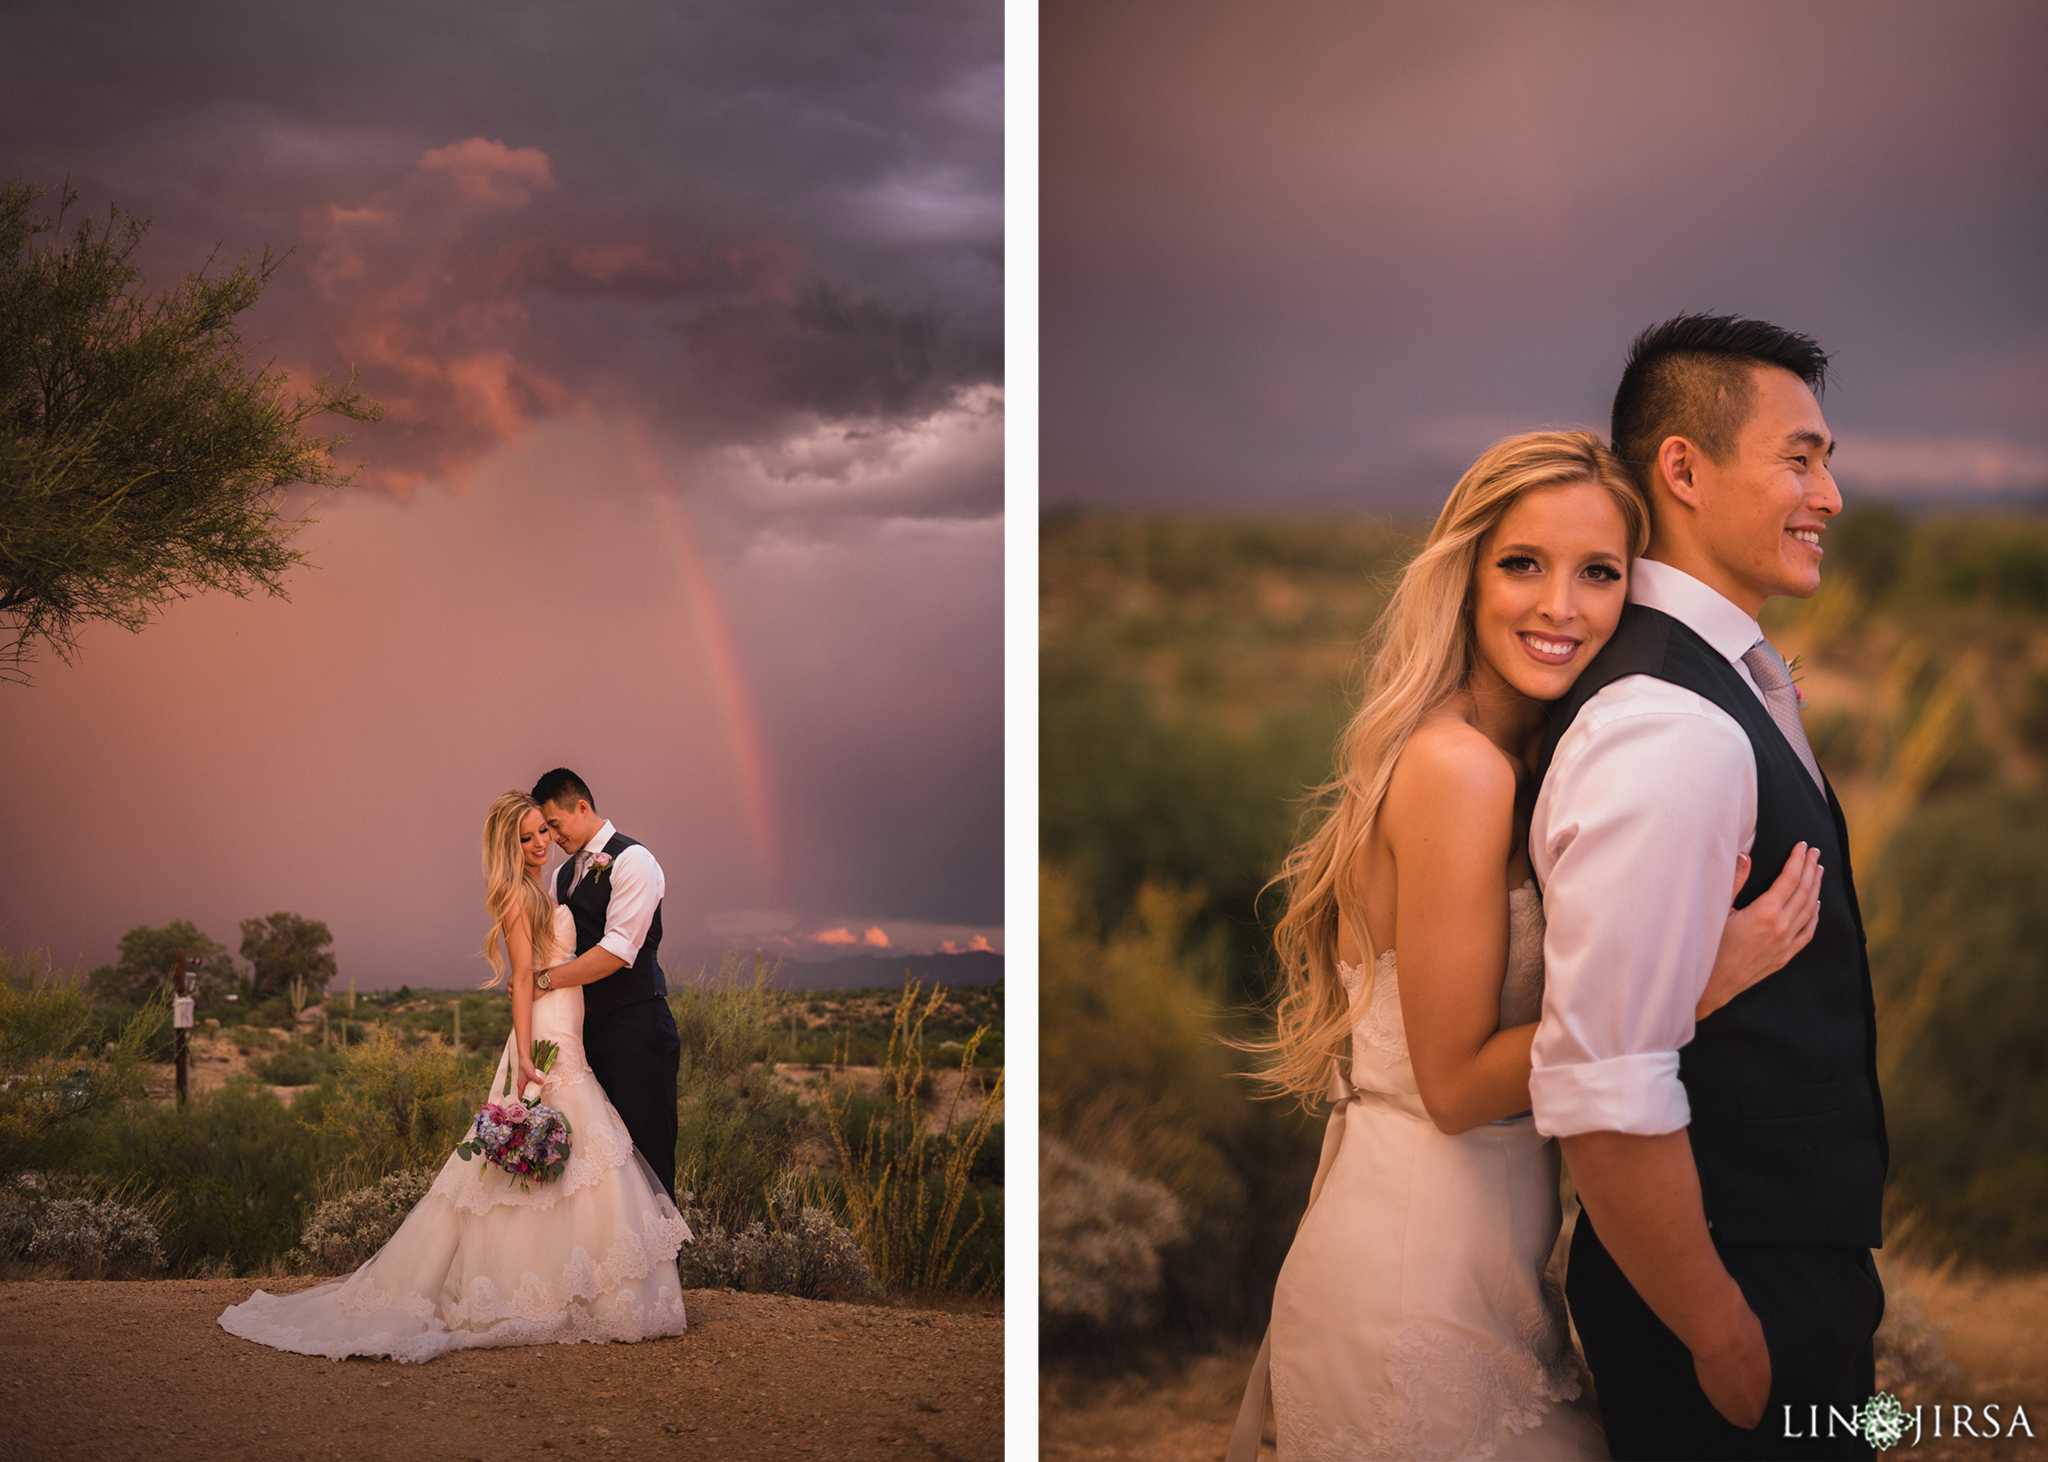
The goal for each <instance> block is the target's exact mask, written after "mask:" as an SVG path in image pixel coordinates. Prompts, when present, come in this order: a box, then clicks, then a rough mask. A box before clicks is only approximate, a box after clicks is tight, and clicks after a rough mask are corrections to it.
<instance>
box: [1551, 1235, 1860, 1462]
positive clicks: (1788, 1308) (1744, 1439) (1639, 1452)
mask: <svg viewBox="0 0 2048 1462" xmlns="http://www.w3.org/2000/svg"><path fill="white" fill-rule="evenodd" d="M1720 1253H1721V1262H1722V1263H1724V1264H1726V1265H1727V1266H1728V1272H1729V1274H1730V1275H1731V1276H1733V1277H1734V1280H1735V1282H1736V1284H1737V1285H1739V1286H1740V1287H1741V1289H1742V1293H1743V1297H1744V1298H1745V1299H1747V1300H1748V1301H1749V1307H1750V1308H1751V1309H1752V1310H1754V1311H1756V1317H1757V1319H1758V1320H1759V1321H1760V1322H1762V1324H1763V1328H1764V1343H1765V1344H1766V1345H1767V1346H1768V1347H1769V1348H1770V1352H1771V1399H1770V1402H1769V1404H1768V1405H1767V1406H1766V1407H1765V1408H1764V1417H1763V1420H1762V1421H1761V1422H1760V1423H1759V1424H1758V1425H1757V1426H1756V1428H1755V1429H1754V1430H1753V1431H1745V1430H1743V1429H1742V1428H1741V1427H1738V1426H1736V1425H1734V1424H1733V1423H1732V1422H1730V1421H1728V1420H1727V1419H1726V1418H1725V1417H1723V1416H1722V1415H1721V1413H1720V1412H1718V1411H1716V1410H1715V1409H1714V1406H1713V1403H1712V1402H1710V1401H1708V1400H1707V1396H1706V1393H1705V1392H1704V1391H1702V1390H1701V1389H1700V1384H1699V1378H1698V1376H1697V1374H1696V1373H1695V1372H1694V1370H1693V1365H1692V1352H1691V1351H1689V1350H1687V1349H1686V1348H1685V1346H1684V1344H1683V1343H1682V1342H1681V1341H1680V1340H1679V1338H1678V1337H1677V1336H1676V1335H1673V1334H1672V1333H1671V1331H1670V1329H1669V1328H1668V1327H1667V1326H1666V1325H1665V1324H1664V1322H1663V1321H1662V1320H1659V1319H1658V1318H1657V1316H1656V1314H1655V1313H1654V1312H1653V1311H1652V1310H1651V1309H1650V1307H1649V1306H1648V1305H1647V1304H1645V1303H1644V1302H1643V1298H1642V1296H1641V1295H1639V1294H1637V1293H1636V1291H1635V1287H1634V1286H1633V1285H1631V1284H1630V1283H1629V1282H1628V1279H1627V1277H1626V1276H1624V1275H1623V1274H1622V1272H1621V1268H1620V1266H1619V1265H1617V1264H1616V1263H1615V1262H1614V1258H1613V1256H1612V1255H1610V1254H1609V1253H1608V1252H1607V1246H1606V1245H1605V1244H1603V1243H1601V1242H1600V1236H1599V1235H1598V1234H1596V1233H1594V1232H1593V1225H1592V1222H1591V1221H1590V1220H1589V1219H1588V1218H1587V1216H1586V1214H1585V1213H1584V1212H1583V1211H1581V1212H1580V1214H1579V1221H1578V1227H1577V1229H1576V1230H1575V1231H1574V1232H1573V1234H1572V1248H1571V1267H1570V1269H1569V1270H1568V1271H1567V1273H1566V1276H1565V1294H1566V1295H1567V1297H1568V1298H1569V1299H1570V1301H1571V1311H1572V1320H1573V1323H1575V1324H1576V1325H1577V1326H1578V1329H1579V1339H1580V1341H1581V1342H1582V1343H1583V1344H1584V1345H1585V1348H1586V1364H1587V1365H1588V1366H1590V1367H1591V1368H1592V1371H1593V1384H1594V1386H1595V1388H1596V1389H1597V1390H1598V1392H1599V1398H1600V1414H1601V1416H1602V1418H1603V1419H1604V1420H1605V1421H1606V1424H1607V1446H1608V1448H1609V1450H1610V1451H1611V1452H1612V1453H1613V1455H1614V1457H1615V1459H1616V1462H1629V1459H1634V1458H1681V1459H1693V1462H1697V1459H1699V1458H1703V1457H1712V1458H1727V1459H1731V1462H1733V1459H1738V1458H1769V1459H1778V1458H1804V1457H1869V1456H1870V1455H1872V1453H1871V1447H1870V1444H1869V1443H1868V1442H1866V1441H1864V1440H1863V1439H1862V1438H1861V1437H1860V1436H1856V1435H1853V1434H1852V1433H1851V1432H1850V1431H1849V1429H1848V1427H1847V1426H1846V1425H1844V1420H1845V1419H1846V1418H1847V1417H1848V1416H1849V1415H1850V1413H1851V1410H1852V1408H1855V1407H1860V1406H1862V1405H1863V1404H1864V1403H1865V1402H1867V1401H1868V1400H1869V1399H1870V1397H1871V1394H1872V1392H1874V1391H1875V1390H1876V1389H1877V1374H1876V1364H1875V1358H1874V1356H1873V1353H1872V1349H1871V1336H1872V1335H1873V1334H1874V1333H1875V1331H1876V1330H1877V1322H1878V1321H1879V1319H1881V1318H1882V1317H1883V1315H1884V1287H1883V1285H1882V1284H1881V1283H1880V1282H1879V1280H1878V1277H1877V1265H1876V1264H1875V1263H1874V1262H1873V1261H1872V1260H1871V1257H1870V1251H1869V1250H1868V1249H1856V1248H1833V1247H1820V1246H1803V1245H1792V1244H1785V1245H1774V1244H1729V1245H1727V1246H1726V1247H1723V1248H1722V1249H1721V1250H1720ZM1830 1405H1832V1406H1834V1408H1835V1409H1836V1411H1837V1412H1839V1414H1840V1415H1839V1418H1838V1419H1836V1420H1834V1422H1833V1425H1832V1430H1833V1431H1834V1436H1833V1437H1832V1438H1830V1437H1829V1435H1828V1433H1829V1430H1830V1418H1829V1414H1828V1408H1829V1406H1830ZM1788 1407H1789V1408H1790V1411H1789V1412H1788V1411H1787V1408H1788ZM1816 1408H1817V1410H1816Z"/></svg>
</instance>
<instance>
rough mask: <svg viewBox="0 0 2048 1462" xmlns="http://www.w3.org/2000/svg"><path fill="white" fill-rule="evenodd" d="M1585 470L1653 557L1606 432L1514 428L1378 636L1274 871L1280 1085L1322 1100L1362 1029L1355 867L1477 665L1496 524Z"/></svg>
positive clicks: (1413, 567)
mask: <svg viewBox="0 0 2048 1462" xmlns="http://www.w3.org/2000/svg"><path fill="white" fill-rule="evenodd" d="M1581 482H1592V483H1597V484H1599V485H1600V486H1601V487H1604V488H1606V489H1607V491H1608V493H1609V495H1610V496H1611V497H1612V498H1613V499H1614V503H1615V506H1616V507H1618V508H1619V509H1620V510H1621V516H1622V521H1623V522H1624V523H1625V524H1626V525H1627V528H1628V540H1629V558H1630V559H1632V560H1633V559H1635V558H1637V557H1639V556H1640V555H1641V554H1642V552H1643V550H1644V549H1645V548H1647V547H1648V546H1649V542H1650V513H1649V505H1648V503H1647V502H1646V501H1645V500H1644V497H1643V493H1642V489H1641V488H1639V487H1638V486H1637V485H1636V483H1635V480H1634V479H1633V478H1632V477H1630V475H1629V473H1628V470H1627V469H1626V468H1625V467H1623V466H1622V464H1621V461H1620V459H1619V458H1617V457H1616V456H1615V455H1614V454H1613V453H1612V452H1611V451H1609V450H1608V449H1607V447H1606V445H1605V444H1604V443H1603V442H1602V441H1601V440H1600V438H1599V437H1598V436H1597V435H1595V434H1594V433H1592V432H1590V431H1538V432H1525V433H1523V434H1521V435H1519V436H1512V437H1508V438H1505V439H1504V440H1502V441H1499V442H1496V443H1494V444H1493V446H1491V447H1489V448H1487V450H1486V451H1485V452H1484V453H1483V454H1481V456H1480V457H1479V460H1478V461H1476V462H1474V463H1473V464H1472V465H1471V467H1470V468H1468V469H1467V470H1466V472H1465V475H1464V476H1463V477H1461V478H1459V479H1458V485H1457V486H1456V487H1454V488H1452V489H1451V495H1450V497H1449V499H1448V500H1446V501H1445V503H1444V507H1443V511H1442V512H1441V513H1439V514H1438V515H1437V520H1436V526H1435V527H1434V528H1432V529H1431V530H1430V534H1429V538H1428V540H1427V541H1426V542H1425V543H1424V544H1423V547H1422V551H1421V552H1420V553H1418V554H1416V555H1415V557H1414V558H1413V559H1412V560H1410V562H1409V564H1408V566H1407V567H1406V568H1405V569H1403V570H1402V572H1401V578H1400V582H1399V583H1398V585H1397V586H1396V587H1395V589H1394V593H1393V596H1392V598H1391V599H1390V600H1389V602H1388V604H1387V608H1386V612H1385V613H1383V614H1382V615H1381V616H1380V619H1379V623H1378V624H1377V625H1376V626H1375V627H1374V629H1373V632H1372V634H1371V635H1370V636H1369V637H1368V639H1367V640H1366V645H1365V649H1366V654H1367V656H1368V657H1369V660H1368V665H1367V669H1366V674H1365V691H1364V698H1363V701H1362V703H1361V704H1360V706H1359V708H1358V710H1357V712H1356V713H1354V714H1353V716H1352V717H1351V720H1350V722H1349V723H1348V724H1347V725H1346V726H1345V728H1344V731H1343V733H1342V735H1340V736H1339V737H1338V741H1337V757H1336V762H1337V766H1336V774H1335V775H1334V776H1333V777H1332V778H1331V779H1330V780H1329V781H1328V782H1325V783H1324V784H1323V785H1322V786H1321V787H1318V788H1317V789H1316V791H1315V797H1314V801H1313V803H1312V804H1311V807H1310V810H1309V812H1308V814H1307V816H1306V818H1305V819H1304V820H1305V821H1307V820H1315V821H1316V827H1315V831H1314V832H1312V833H1310V834H1309V835H1308V837H1307V838H1305V839H1304V840H1302V841H1301V842H1300V843H1299V844H1297V845H1296V847H1295V848H1294V850H1293V851H1292V852H1291V853H1289V854H1288V855H1287V860H1286V862H1285V863H1283V864H1282V865H1281V869H1280V873H1279V875H1278V876H1277V877H1276V878H1275V879H1274V880H1273V883H1275V884H1279V885H1281V886H1283V887H1284V888H1285V889H1286V892H1287V912H1286V914H1285V915H1284V916H1282V918H1281V920H1280V923H1279V925H1278V926H1277V927H1276V928H1275V930H1274V931H1273V942H1274V945H1275V946H1276V948H1277V949H1278V951H1279V955H1280V969H1281V976H1280V980H1281V984H1280V996H1279V1004H1278V1008H1277V1010H1276V1012H1275V1015H1276V1024H1275V1028H1274V1034H1273V1039H1272V1040H1270V1041H1251V1042H1246V1043H1244V1046H1245V1049H1248V1050H1251V1051H1254V1052H1257V1053H1260V1054H1261V1055H1264V1056H1266V1057H1267V1058H1268V1059H1267V1061H1266V1063H1265V1065H1264V1068H1263V1069H1262V1070H1260V1071H1258V1072H1257V1073H1255V1079H1256V1080H1258V1081H1259V1082H1260V1083H1262V1084H1263V1085H1265V1086H1267V1087H1268V1088H1270V1090H1269V1092H1268V1095H1272V1096H1294V1097H1296V1098H1298V1099H1299V1100H1300V1101H1301V1104H1302V1105H1303V1106H1304V1107H1312V1106H1313V1105H1314V1104H1315V1102H1316V1101H1317V1100H1318V1099H1319V1098H1321V1097H1322V1096H1323V1094H1324V1092H1325V1091H1326V1090H1327V1088H1328V1085H1329V1079H1330V1063H1331V1061H1332V1060H1334V1059H1336V1058H1337V1057H1339V1056H1341V1055H1342V1053H1343V1050H1344V1044H1345V1042H1346V1041H1347V1040H1348V1039H1349V1037H1350V1034H1351V1004H1350V1000H1349V998H1348V996H1347V995H1346V992H1345V990H1344V985H1343V982H1342V981H1341V980H1339V979H1338V977H1337V936H1338V931H1339V930H1340V929H1342V928H1349V929H1350V930H1351V936H1352V939H1353V941H1354V942H1355V943H1356V944H1357V947H1358V948H1359V949H1360V950H1362V951H1364V952H1365V956H1366V967H1367V968H1366V977H1367V979H1368V980H1370V979H1371V978H1372V967H1373V963H1374V956H1375V954H1376V953H1377V951H1376V950H1375V948H1374V945H1373V941H1372V936H1371V931H1370V930H1368V929H1367V928H1366V924H1365V918H1364V915H1363V912H1362V911H1361V910H1360V909H1359V908H1358V907H1357V894H1358V891H1357V889H1356V887H1355V885H1354V881H1353V878H1352V875H1351V870H1352V869H1354V868H1355V867H1356V866H1357V860H1358V858H1359V856H1360V854H1361V853H1362V852H1363V850H1364V847H1365V840H1366V837H1367V835H1368V834H1369V833H1370V832H1371V830H1372V825H1373V819H1374V817H1375V816H1377V814H1378V812H1379V809H1380V803H1381V802H1382V801H1383V800H1384V799H1385V797H1386V795H1387V783H1388V782H1389V780H1391V779H1392V777H1393V773H1394V762H1395V761H1396V759H1397V758H1398V757H1399V756H1400V754H1401V749H1402V748H1403V747H1404V746H1406V745H1407V744H1408V738H1409V737H1410V736H1412V735H1414V734H1415V728H1416V727H1417V726H1419V725H1421V724H1422V720H1423V718H1424V717H1425V716H1427V715H1428V714H1429V713H1430V712H1431V711H1433V710H1435V709H1436V708H1437V707H1438V706H1440V705H1442V704H1443V703H1444V701H1446V700H1448V699H1449V698H1450V697H1451V696H1452V695H1454V694H1455V693H1456V692H1457V691H1458V690H1459V689H1460V688H1461V687H1462V686H1464V685H1465V683H1466V681H1467V680H1468V679H1469V678H1470V676H1471V674H1472V669H1473V661H1474V654H1475V651H1474V646H1473V632H1472V584H1473V578H1474V573H1475V570H1476V569H1477V567H1478V563H1479V552H1480V549H1481V548H1482V547H1483V546H1484V544H1485V541H1486V536H1487V534H1489V533H1490V532H1492V531H1493V529H1494V527H1495V525H1496V524H1498V523H1499V522H1500V520H1501V519H1502V518H1503V517H1504V516H1506V514H1507V511H1508V509H1509V508H1511V507H1513V506H1514V505H1515V503H1516V501H1517V500H1519V499H1520V498H1521V497H1522V495H1523V494H1524V493H1528V492H1533V491H1535V490H1536V489H1538V488H1544V487H1566V486H1569V485H1571V484H1573V483H1581ZM1267 886H1268V887H1271V886H1272V885H1271V884H1269V885H1267ZM1370 993H1371V991H1370V987H1369V986H1368V989H1367V995H1368V996H1369V995H1370Z"/></svg>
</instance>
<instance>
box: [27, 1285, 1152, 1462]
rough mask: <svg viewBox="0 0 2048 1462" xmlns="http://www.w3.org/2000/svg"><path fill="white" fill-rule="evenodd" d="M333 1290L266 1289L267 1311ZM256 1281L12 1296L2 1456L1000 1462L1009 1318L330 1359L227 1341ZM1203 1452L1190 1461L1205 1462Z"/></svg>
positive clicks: (761, 1315)
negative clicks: (273, 1300)
mask: <svg viewBox="0 0 2048 1462" xmlns="http://www.w3.org/2000/svg"><path fill="white" fill-rule="evenodd" d="M319 1282H320V1281H317V1280H294V1279H284V1280H276V1279H272V1280H263V1281H261V1282H260V1287H262V1288H266V1289H269V1290H271V1291H272V1292H273V1293H278V1292H289V1291H292V1290H296V1289H302V1288H305V1287H307V1286H309V1285H311V1284H315V1283H319ZM257 1287H259V1282H257V1281H251V1280H241V1279H229V1280H162V1281H155V1282H129V1283H117V1282H105V1283H90V1282H79V1281H21V1282H17V1283H12V1284H0V1456H4V1457H8V1458H15V1457H19V1458H25V1459H30V1458H32V1459H43V1458H80V1459H91V1462H100V1459H126V1458H149V1459H152V1462H154V1459H159V1458H161V1459H165V1462H178V1459H186V1458H189V1459H194V1462H198V1459H205V1462H235V1459H249V1462H272V1459H293V1462H297V1459H306V1462H312V1459H327V1458H346V1459H348V1462H377V1459H384V1458H391V1459H413V1458H422V1457H430V1458H434V1459H436V1462H464V1459H474V1462H506V1459H512V1458H520V1459H532V1458H536V1457H547V1456H562V1455H569V1456H583V1457H595V1456H599V1455H605V1456H610V1455H614V1454H616V1455H618V1456H621V1457H643V1458H692V1459H695V1458H716V1459H721V1462H722V1459H727V1458H734V1459H739V1458H790V1457H800V1456H813V1457H820V1458H825V1457H830V1458H847V1459H865V1458H891V1459H896V1458H949V1459H962V1462H965V1459H982V1458H988V1459H994V1458H999V1457H1001V1455H1002V1450H1003V1406H1002V1399H1003V1397H1002V1362H1003V1324H1002V1316H1001V1314H1000V1313H998V1312H995V1311H993V1310H991V1311H989V1312H986V1313H976V1314H954V1313H945V1312H939V1311H928V1310H908V1309H893V1308H881V1307H870V1306H862V1305H843V1304H828V1303H824V1302H820V1301H808V1300H796V1299H788V1298H784V1297H782V1296H777V1295H745V1294H735V1293H732V1292H730V1291H715V1292H693V1293H690V1294H689V1295H687V1296H686V1303H687V1304H688V1306H689V1311H690V1333H689V1334H687V1335H684V1336H679V1337H676V1338H674V1339H670V1340H655V1341H648V1342H645V1343H643V1344H639V1345H550V1346H527V1347H521V1348H517V1349H507V1350H472V1351H465V1352H460V1353H457V1354H454V1355H447V1356H443V1357H441V1358H440V1359H438V1360H435V1361H431V1362H429V1363H427V1364H426V1365H400V1364H398V1363H396V1362H393V1361H384V1360H351V1361H344V1362H339V1363H337V1362H334V1361H327V1360H319V1359H314V1358H309V1357H306V1356H298V1355H286V1354H283V1353H282V1352H279V1351H274V1350H269V1349H266V1348H264V1347H262V1346H258V1345H254V1344H252V1343H250V1342H248V1341H246V1340H240V1339H237V1338H235V1337H234V1336H231V1335H229V1334H228V1333H227V1332H226V1331H224V1330H222V1329H221V1328H220V1327H219V1325H218V1324H217V1323H215V1322H216V1320H217V1318H218V1316H219V1315H220V1312H221V1311H222V1310H223V1309H225V1308H226V1307H227V1306H228V1305H230V1304H235V1303H238V1302H239V1301H241V1300H244V1299H246V1298H248V1296H249V1294H250V1292H251V1291H252V1290H254V1289H255V1288H257ZM1191 1455H1192V1454H1191Z"/></svg>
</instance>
